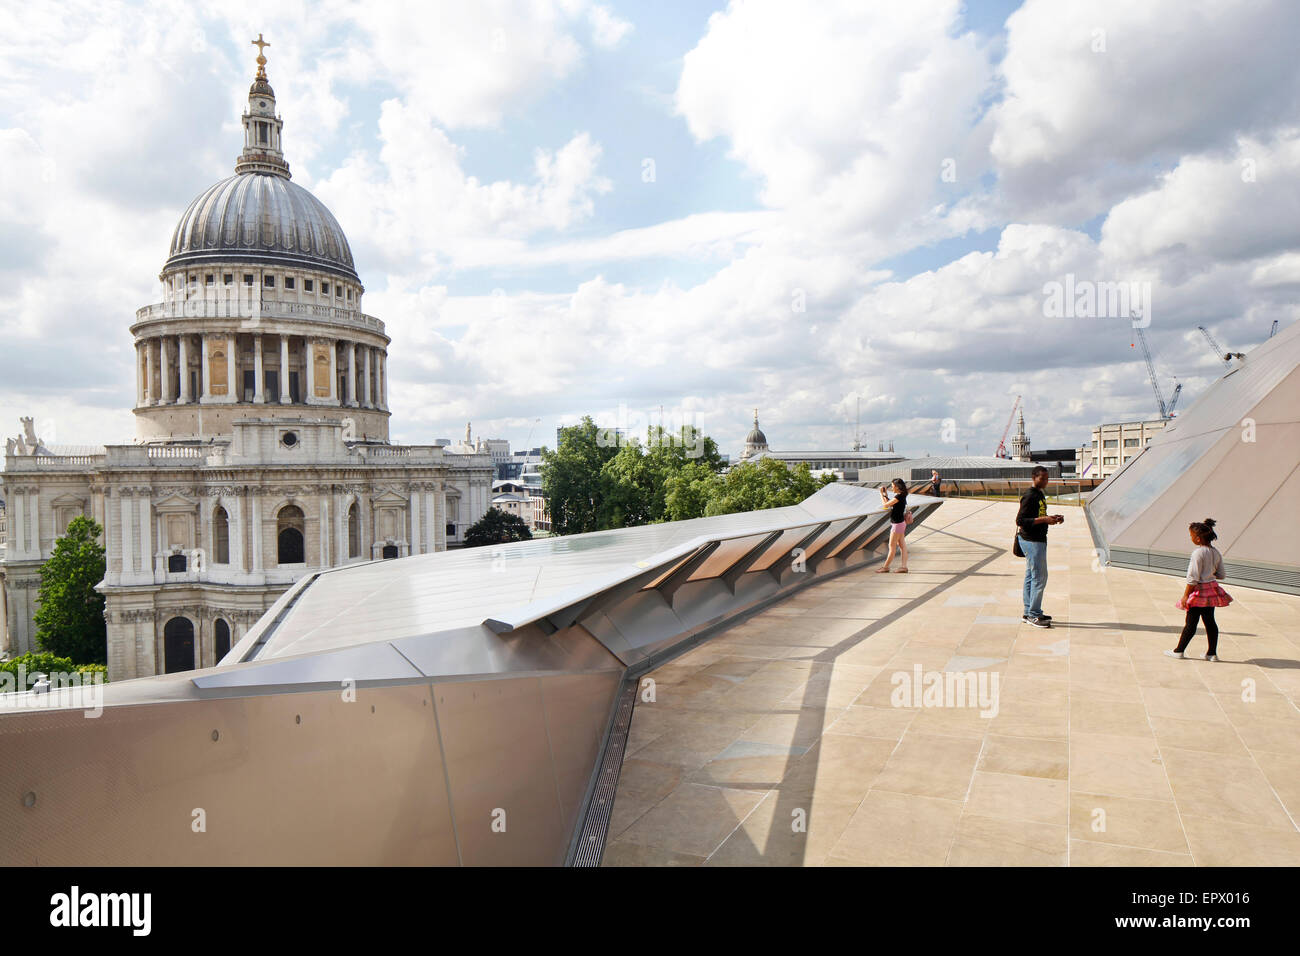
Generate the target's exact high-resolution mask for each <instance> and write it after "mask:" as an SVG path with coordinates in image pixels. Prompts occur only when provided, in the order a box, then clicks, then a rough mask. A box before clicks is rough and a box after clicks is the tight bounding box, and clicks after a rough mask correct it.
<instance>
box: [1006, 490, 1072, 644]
mask: <svg viewBox="0 0 1300 956" xmlns="http://www.w3.org/2000/svg"><path fill="white" fill-rule="evenodd" d="M1030 475H1031V476H1032V483H1031V485H1030V488H1029V490H1028V491H1026V492H1025V493H1024V494H1023V495H1021V496H1020V510H1019V511H1018V512H1017V513H1016V538H1017V541H1018V543H1019V545H1020V550H1021V551H1023V552H1024V555H1025V586H1024V604H1025V613H1024V616H1023V617H1022V618H1021V620H1023V621H1025V622H1026V623H1028V624H1032V625H1033V626H1034V627H1051V626H1052V615H1050V614H1044V613H1043V591H1045V590H1046V589H1047V527H1048V525H1054V524H1060V523H1061V522H1063V521H1064V520H1065V516H1064V515H1049V514H1048V513H1047V498H1046V497H1045V496H1044V495H1043V489H1044V488H1046V487H1047V480H1048V475H1047V469H1046V468H1044V467H1043V466H1042V465H1038V466H1037V467H1036V468H1034V470H1033V471H1032V472H1030Z"/></svg>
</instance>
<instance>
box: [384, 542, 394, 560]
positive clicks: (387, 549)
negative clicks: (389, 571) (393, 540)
mask: <svg viewBox="0 0 1300 956" xmlns="http://www.w3.org/2000/svg"><path fill="white" fill-rule="evenodd" d="M395 557H397V545H395V544H386V545H384V558H385V559H387V558H395Z"/></svg>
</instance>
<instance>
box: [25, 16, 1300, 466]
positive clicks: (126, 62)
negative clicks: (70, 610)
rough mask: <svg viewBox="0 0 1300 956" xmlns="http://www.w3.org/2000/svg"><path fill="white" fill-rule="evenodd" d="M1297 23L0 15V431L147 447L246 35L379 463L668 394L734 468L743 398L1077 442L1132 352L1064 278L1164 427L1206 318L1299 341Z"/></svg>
mask: <svg viewBox="0 0 1300 956" xmlns="http://www.w3.org/2000/svg"><path fill="white" fill-rule="evenodd" d="M1298 17H1300V13H1298V12H1297V11H1296V10H1294V9H1293V7H1292V6H1291V5H1288V4H1286V3H1283V2H1280V0H1279V2H1261V3H1255V4H1249V5H1236V6H1234V5H1231V4H1228V5H1223V6H1218V5H1215V6H1206V7H1196V8H1193V9H1191V10H1189V9H1187V8H1186V6H1185V5H1184V4H1181V3H1178V2H1175V0H1151V2H1150V3H1145V4H1141V5H1135V4H1132V3H1131V2H1119V0H1093V2H1083V0H1041V2H1040V0H1026V2H1024V3H1016V2H985V3H970V4H965V5H963V4H961V3H959V2H957V0H917V2H915V3H909V4H904V5H899V4H886V3H863V2H856V0H844V2H835V0H826V2H825V3H819V4H817V5H815V6H813V7H809V8H806V9H805V8H802V7H800V6H798V5H790V4H788V3H784V4H783V3H780V2H776V0H747V2H735V3H718V4H711V5H710V4H704V3H689V2H668V3H658V4H654V5H646V4H632V3H626V2H613V3H600V2H594V0H538V2H530V3H525V2H514V0H485V2H483V3H480V4H472V5H462V4H453V3H432V4H401V3H376V4H369V5H361V4H351V3H346V2H338V3H334V4H329V5H326V6H318V5H309V4H307V3H305V0H304V2H301V3H252V2H247V0H237V2H228V3H222V4H216V3H203V4H199V5H192V4H185V3H182V2H180V0H175V2H169V0H160V2H150V3H126V2H121V3H118V2H110V3H107V4H91V3H84V4H80V3H73V4H70V5H67V6H64V7H61V8H56V7H43V6H39V5H27V4H20V3H17V2H13V0H6V2H3V3H0V27H3V29H0V61H2V64H3V66H4V67H5V68H4V69H3V70H0V77H3V78H2V79H0V161H2V162H3V163H4V167H5V169H6V170H7V171H9V172H10V174H11V178H12V180H13V181H16V182H22V183H24V184H25V185H26V188H24V189H22V190H9V191H6V194H5V195H4V196H3V197H0V253H3V256H0V270H3V271H4V272H5V275H6V281H5V282H4V283H3V284H0V332H2V333H3V334H4V336H5V340H6V342H7V343H8V344H9V346H10V347H9V348H8V349H7V350H5V351H4V353H3V354H2V355H0V418H3V419H5V420H9V421H11V423H12V424H11V426H10V430H11V431H16V428H17V422H16V419H17V417H18V416H19V415H23V414H30V413H37V414H39V415H41V416H43V420H44V421H46V422H47V424H48V427H47V428H46V431H47V434H55V435H57V439H58V440H60V441H67V442H87V443H88V442H97V441H105V440H108V441H127V440H129V439H130V438H131V436H132V435H133V433H134V425H133V421H132V416H131V413H130V406H131V403H132V400H133V396H134V389H133V385H132V382H133V376H132V367H131V360H132V355H133V352H132V348H131V341H130V336H129V333H128V332H127V328H128V326H129V325H130V322H131V320H132V318H133V315H134V311H135V309H136V308H139V307H140V306H142V305H145V304H148V303H149V302H152V301H155V300H156V298H157V290H156V288H155V283H156V276H157V272H158V270H159V268H160V267H161V265H162V260H163V259H164V258H165V255H166V248H167V242H168V239H169V237H170V234H171V229H172V226H173V224H174V223H175V221H176V219H177V217H178V216H179V215H180V213H181V211H182V210H183V209H184V207H185V205H186V204H187V203H188V201H189V199H190V198H191V197H193V196H194V195H197V194H198V193H199V192H201V191H202V190H203V189H204V188H206V186H207V185H209V184H210V183H211V182H214V181H216V180H217V179H220V178H222V177H224V176H226V175H229V172H230V167H231V165H232V163H233V159H234V157H235V155H236V154H237V152H238V149H239V145H240V134H239V126H238V116H239V113H240V111H241V109H242V107H243V105H244V99H245V97H246V92H247V86H248V82H249V80H250V79H251V75H252V72H253V68H254V65H253V57H254V55H255V51H254V50H253V48H252V47H251V46H249V40H250V39H252V38H253V37H255V36H256V35H257V33H258V32H262V33H264V34H265V35H266V37H267V39H269V40H270V41H271V44H272V46H271V47H270V48H269V49H268V50H267V56H268V60H269V65H268V72H269V75H270V78H271V82H272V84H273V85H274V86H275V88H276V91H277V96H278V105H279V108H280V111H281V113H282V114H283V116H284V119H285V148H286V153H287V157H288V159H289V162H290V163H291V165H292V167H293V170H294V178H295V181H296V182H299V183H300V184H302V185H304V186H306V187H307V188H309V189H311V190H312V191H313V192H314V193H316V195H318V196H319V197H320V198H321V199H322V200H323V201H325V202H326V203H327V205H329V206H330V207H331V209H332V210H333V211H334V213H335V215H336V216H337V218H338V219H339V221H340V223H341V224H342V225H343V228H344V230H345V231H346V232H347V234H348V236H349V239H350V241H351V243H352V246H353V251H354V253H355V255H356V259H357V264H358V269H359V271H360V273H361V276H362V279H363V282H364V283H365V285H366V288H367V296H366V300H365V302H364V307H365V309H366V311H367V312H369V313H371V314H374V315H377V316H378V317H379V318H381V319H383V320H384V321H385V322H386V323H387V325H388V330H389V334H390V335H391V336H392V337H393V347H392V350H391V351H392V381H391V388H390V396H391V400H392V405H393V409H394V417H393V422H392V430H393V435H394V437H395V438H396V439H398V440H403V441H415V442H419V441H428V440H432V439H434V438H438V437H450V436H456V435H461V434H463V432H464V427H465V422H466V421H472V422H473V429H474V432H475V433H476V434H481V435H483V436H484V437H504V438H508V439H511V440H512V441H513V442H514V443H516V444H522V443H523V441H524V439H525V437H526V435H527V433H528V430H529V428H530V427H531V428H534V430H535V434H537V435H546V436H553V435H554V429H555V426H556V425H558V424H564V423H568V422H572V421H574V420H575V419H576V418H577V417H579V416H580V415H583V414H592V415H593V416H595V417H597V418H598V419H601V420H605V421H609V422H610V423H611V424H618V422H617V421H614V419H616V418H618V416H620V415H624V416H628V417H630V419H631V420H632V421H634V422H635V421H638V420H643V419H644V418H646V417H647V416H651V415H653V416H655V417H657V410H658V407H659V406H660V405H663V406H664V407H665V408H666V409H667V410H668V412H667V414H668V418H669V420H670V421H686V420H690V421H693V422H694V423H695V424H698V425H699V426H701V427H703V428H704V429H705V430H706V431H708V432H709V433H710V434H712V435H714V436H715V437H716V438H717V439H718V440H719V442H720V443H721V445H722V447H723V449H724V450H725V451H729V452H731V453H733V454H735V453H737V452H738V451H739V449H740V443H741V440H742V438H743V435H744V433H745V432H746V431H747V430H748V428H749V425H750V421H749V419H750V417H751V414H752V409H753V408H754V407H756V406H757V407H758V408H759V409H760V415H761V416H762V419H763V424H764V429H765V431H766V432H767V433H768V436H769V439H770V440H771V442H772V444H773V446H774V447H777V448H812V447H817V446H823V447H825V446H831V447H835V446H840V447H842V446H844V445H846V444H847V443H848V442H849V441H850V440H851V437H852V430H853V421H854V416H855V413H856V409H857V407H858V405H859V403H860V404H861V407H862V418H863V423H862V432H863V437H864V439H865V440H866V441H867V442H868V443H871V444H874V443H875V442H876V441H878V440H893V441H894V442H895V443H896V446H897V447H898V448H899V449H900V450H902V451H905V452H914V453H916V454H921V453H923V452H930V453H934V454H955V453H960V452H962V451H964V450H965V448H966V447H969V448H970V450H971V451H972V452H973V453H974V452H978V453H988V452H991V451H992V449H993V447H994V446H995V445H996V443H997V437H998V435H999V434H1000V432H1001V428H1002V426H1003V424H1004V423H1005V420H1006V413H1007V410H1008V409H1009V408H1010V406H1011V402H1012V399H1013V398H1014V396H1015V395H1016V394H1023V395H1024V396H1025V399H1024V401H1025V408H1026V411H1025V414H1026V421H1027V423H1028V426H1029V430H1030V433H1031V435H1032V436H1033V438H1034V442H1035V444H1036V445H1038V446H1040V447H1047V446H1050V447H1059V446H1068V445H1074V444H1078V443H1080V442H1082V441H1084V440H1086V439H1087V438H1088V435H1089V429H1090V428H1091V426H1092V425H1093V424H1096V423H1098V422H1100V421H1102V420H1108V421H1110V420H1116V419H1120V418H1128V417H1145V416H1149V415H1151V414H1152V412H1153V408H1154V400H1153V398H1152V396H1151V391H1150V384H1149V382H1148V381H1147V378H1146V374H1145V369H1144V366H1143V365H1142V363H1141V359H1140V356H1139V355H1137V354H1136V350H1134V349H1132V348H1131V345H1130V343H1131V339H1132V336H1131V333H1130V331H1129V330H1128V329H1127V327H1126V326H1125V325H1124V323H1123V322H1121V321H1117V320H1116V319H1115V318H1114V317H1107V316H1103V315H1098V316H1095V317H1091V318H1077V319H1071V320H1069V321H1068V322H1066V323H1064V324H1063V323H1062V320H1059V319H1052V318H1050V317H1048V316H1047V315H1046V314H1045V312H1044V306H1043V302H1044V296H1045V288H1046V287H1047V286H1048V285H1049V284H1051V283H1055V282H1060V281H1063V280H1064V278H1065V277H1066V275H1071V276H1073V277H1075V278H1077V279H1079V280H1081V281H1084V282H1098V283H1105V282H1116V281H1126V282H1127V281H1136V282H1144V283H1148V284H1149V287H1150V288H1151V289H1152V301H1153V305H1154V308H1153V312H1154V315H1153V322H1152V326H1151V328H1150V329H1149V330H1148V336H1149V339H1150V341H1151V343H1152V347H1153V350H1154V352H1155V354H1156V361H1157V365H1158V366H1159V368H1160V372H1161V377H1162V385H1163V386H1164V387H1165V389H1166V391H1168V389H1169V388H1170V387H1171V386H1170V385H1169V383H1170V381H1171V380H1172V378H1173V377H1175V376H1176V377H1177V378H1178V379H1179V380H1180V381H1182V382H1183V383H1184V395H1183V399H1182V404H1183V405H1184V407H1186V405H1188V404H1190V403H1191V402H1192V401H1194V400H1195V397H1196V395H1197V394H1198V393H1199V392H1200V391H1201V390H1203V389H1204V387H1205V385H1207V384H1208V383H1209V382H1210V381H1212V380H1213V378H1214V377H1215V375H1216V374H1217V368H1218V366H1217V365H1216V363H1215V362H1214V360H1213V356H1211V355H1210V354H1209V351H1208V349H1207V347H1206V346H1205V344H1204V341H1203V340H1202V339H1201V337H1200V335H1199V333H1197V332H1196V326H1197V325H1198V324H1207V323H1208V324H1211V326H1212V327H1213V330H1214V332H1215V334H1216V336H1217V337H1218V338H1219V339H1220V340H1221V341H1223V342H1224V343H1225V345H1226V346H1228V347H1231V348H1234V349H1245V348H1247V347H1249V346H1250V345H1251V344H1253V343H1255V342H1258V341H1261V340H1262V339H1263V337H1264V336H1265V335H1266V334H1267V330H1268V327H1269V325H1270V324H1271V322H1272V320H1273V319H1278V320H1279V321H1281V322H1283V323H1289V322H1291V321H1294V319H1295V309H1296V307H1295V304H1294V293H1295V290H1296V289H1297V288H1300V236H1298V235H1297V230H1298V229H1300V226H1298V225H1297V223H1300V196H1298V195H1297V191H1298V190H1300V186H1298V185H1297V184H1298V183H1300V176H1297V175H1296V173H1297V172H1300V168H1298V167H1300V141H1298V140H1297V134H1296V132H1295V130H1296V128H1297V124H1296V122H1295V116H1296V110H1297V106H1298V104H1300V82H1298V76H1300V73H1298V71H1297V68H1296V66H1295V65H1294V62H1293V60H1294V56H1293V50H1292V44H1291V42H1290V38H1293V37H1294V36H1295V35H1296V33H1297V30H1296V26H1297V18H1298ZM1210 63H1213V64H1214V65H1215V68H1214V69H1213V70H1210V69H1207V64H1210ZM647 160H652V161H653V164H654V171H655V175H654V179H653V181H652V182H646V181H645V179H644V177H643V169H644V168H645V163H646V161H647ZM945 168H950V169H951V170H952V175H951V176H948V175H947V174H946V173H943V170H944V169H945ZM1247 169H1249V170H1250V173H1249V175H1248V174H1247ZM620 409H622V411H620ZM638 416H640V418H638ZM538 418H540V419H542V424H541V425H534V424H533V423H534V420H535V419H538ZM953 435H955V438H954V439H953V440H951V441H949V440H946V439H947V438H949V437H951V436H953Z"/></svg>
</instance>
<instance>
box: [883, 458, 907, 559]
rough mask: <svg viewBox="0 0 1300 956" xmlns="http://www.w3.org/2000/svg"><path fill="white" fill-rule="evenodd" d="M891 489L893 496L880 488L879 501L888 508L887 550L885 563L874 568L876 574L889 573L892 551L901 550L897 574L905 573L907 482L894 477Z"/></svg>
mask: <svg viewBox="0 0 1300 956" xmlns="http://www.w3.org/2000/svg"><path fill="white" fill-rule="evenodd" d="M891 489H892V491H893V492H894V497H892V498H891V497H889V493H888V492H887V491H885V489H884V488H881V489H880V501H881V503H882V505H883V506H884V507H886V508H888V509H889V550H888V551H887V552H886V554H885V563H884V564H883V565H881V566H880V567H878V568H876V573H877V574H888V573H889V562H890V561H892V560H894V552H895V551H899V552H901V557H900V559H899V563H900V564H902V567H901V568H899V569H898V573H899V574H906V573H907V538H906V533H907V484H906V483H905V482H904V481H903V479H902V478H895V479H894V481H893V483H892V485H891Z"/></svg>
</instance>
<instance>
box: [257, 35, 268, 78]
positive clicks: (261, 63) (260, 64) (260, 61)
mask: <svg viewBox="0 0 1300 956" xmlns="http://www.w3.org/2000/svg"><path fill="white" fill-rule="evenodd" d="M270 45H271V44H269V43H267V42H266V41H265V40H263V39H262V34H260V33H259V34H258V35H257V39H256V40H254V41H253V46H255V47H257V78H258V79H259V80H264V79H266V55H265V52H264V48H265V47H268V46H270Z"/></svg>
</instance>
